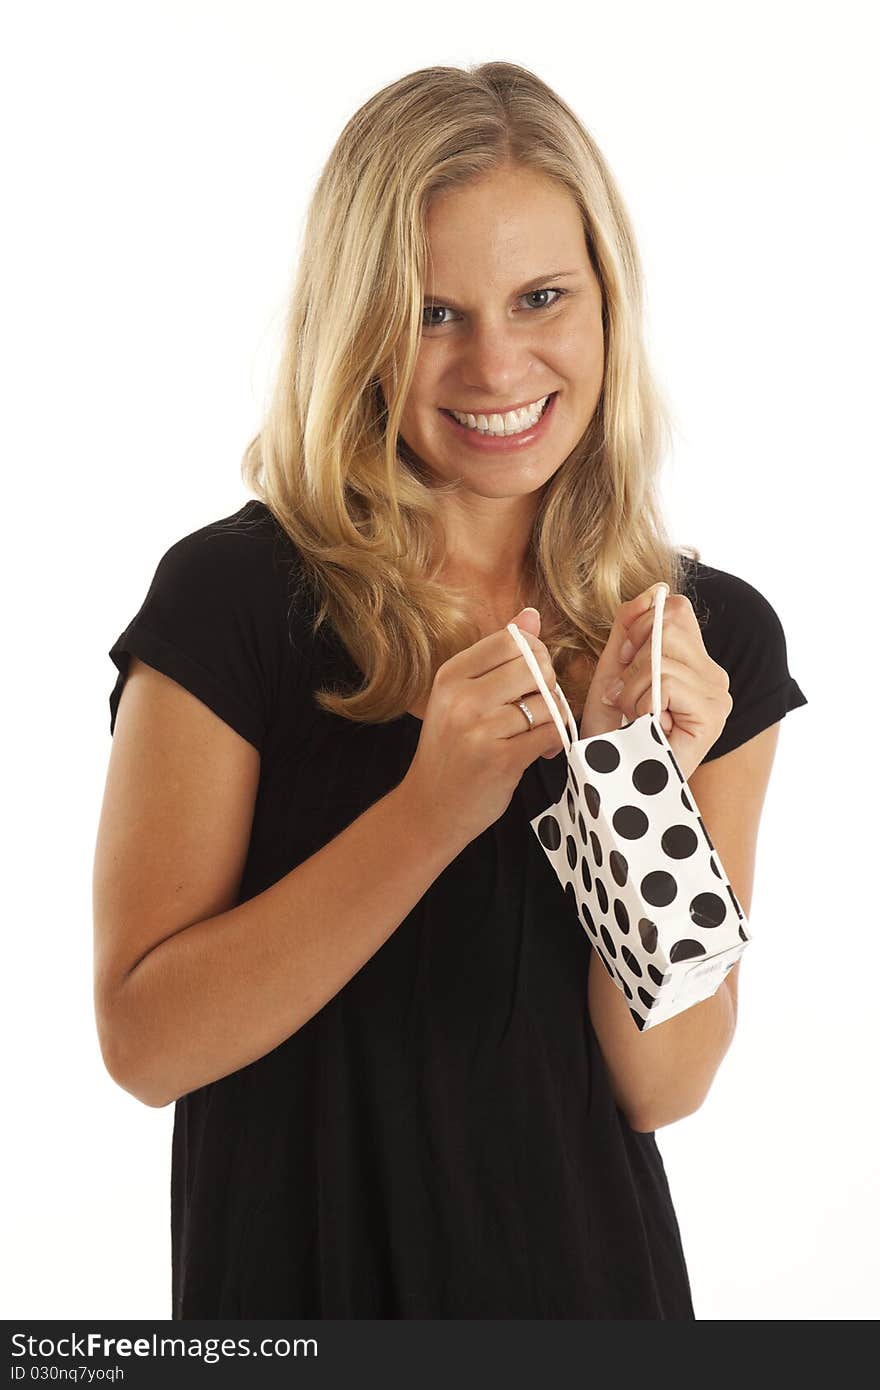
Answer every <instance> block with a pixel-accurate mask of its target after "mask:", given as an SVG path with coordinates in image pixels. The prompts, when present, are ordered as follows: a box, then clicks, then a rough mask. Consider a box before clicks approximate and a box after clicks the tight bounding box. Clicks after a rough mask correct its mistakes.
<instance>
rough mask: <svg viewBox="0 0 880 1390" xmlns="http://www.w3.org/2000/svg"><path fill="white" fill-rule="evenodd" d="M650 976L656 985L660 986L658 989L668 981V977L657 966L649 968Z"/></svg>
mask: <svg viewBox="0 0 880 1390" xmlns="http://www.w3.org/2000/svg"><path fill="white" fill-rule="evenodd" d="M648 974H649V975H650V976H651V979H652V980H653V981H654V984H655V985H657V986H658V988H659V986H660V985H662V983H663V981H664V980H665V979H666V976H665V975H664V974H663V972H662V970H658V969H657V967H656V965H649V966H648Z"/></svg>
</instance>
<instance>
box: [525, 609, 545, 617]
mask: <svg viewBox="0 0 880 1390" xmlns="http://www.w3.org/2000/svg"><path fill="white" fill-rule="evenodd" d="M523 612H524V613H535V614H537V616H538V617H539V618H540V616H541V615H540V613H538V610H537V608H524V609H523Z"/></svg>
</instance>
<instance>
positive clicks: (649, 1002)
mask: <svg viewBox="0 0 880 1390" xmlns="http://www.w3.org/2000/svg"><path fill="white" fill-rule="evenodd" d="M639 998H640V999H641V1001H642V1003H643V1004H644V1006H645V1008H646V1009H650V1008H653V1006H654V996H653V994H649V993H648V991H647V990H646V989H645V988H644V986H643V985H639Z"/></svg>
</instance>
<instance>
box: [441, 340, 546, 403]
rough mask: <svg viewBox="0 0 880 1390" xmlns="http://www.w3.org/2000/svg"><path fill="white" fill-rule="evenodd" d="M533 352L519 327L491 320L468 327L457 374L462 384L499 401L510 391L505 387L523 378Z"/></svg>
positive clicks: (526, 372)
mask: <svg viewBox="0 0 880 1390" xmlns="http://www.w3.org/2000/svg"><path fill="white" fill-rule="evenodd" d="M533 356H534V354H533V351H532V348H531V346H530V344H529V343H528V342H527V341H526V335H525V334H524V333H523V331H522V329H521V328H518V326H517V325H516V324H512V323H506V322H500V323H499V322H498V321H493V322H492V323H491V324H487V325H484V326H477V327H474V328H472V329H471V331H470V333H469V334H468V335H467V337H466V340H465V341H464V342H463V344H462V349H461V361H460V364H459V366H460V371H461V377H462V380H463V382H464V383H465V384H467V385H469V386H472V387H475V388H477V389H479V390H480V391H482V392H483V393H484V394H486V395H489V396H491V397H492V398H495V397H498V399H499V403H503V402H504V401H505V400H506V399H507V398H508V396H509V395H510V392H509V390H508V389H507V388H508V387H511V386H514V387H515V386H516V385H517V384H518V383H522V382H524V381H525V379H526V376H527V375H528V370H529V366H530V364H531V362H532V359H533ZM517 399H518V397H517Z"/></svg>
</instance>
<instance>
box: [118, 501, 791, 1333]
mask: <svg viewBox="0 0 880 1390" xmlns="http://www.w3.org/2000/svg"><path fill="white" fill-rule="evenodd" d="M689 566H690V571H689V572H690V584H691V591H690V593H691V597H692V601H694V606H695V611H696V612H697V615H698V617H699V618H700V621H701V627H702V630H703V640H704V643H705V645H706V649H707V651H708V652H709V654H710V656H712V657H713V658H714V659H715V660H716V661H718V662H719V663H720V664H721V665H722V666H723V667H724V668H725V670H726V671H727V672H728V675H729V677H730V689H731V694H732V696H733V702H734V703H733V710H732V713H731V715H730V716H729V718H728V720H727V723H726V725H725V728H724V731H723V733H722V735H721V737H720V738H719V739H718V741H717V742H716V744H715V745H714V746H713V747H712V749H711V750H710V752H709V754H708V758H716V757H720V756H722V755H723V754H724V753H727V752H730V751H731V750H732V749H734V748H736V747H737V746H738V745H740V744H741V743H744V742H745V741H746V740H747V739H749V738H752V737H753V736H754V735H755V734H757V733H759V732H760V731H761V730H762V729H764V728H766V727H768V726H769V725H770V724H773V723H775V722H776V721H777V720H779V719H781V718H782V717H783V716H784V715H785V714H786V713H787V712H788V711H789V710H792V709H796V708H797V707H798V706H800V705H804V704H806V697H805V696H804V695H803V693H802V692H801V690H800V688H799V686H798V685H797V683H796V681H795V680H794V679H793V678H792V676H791V675H790V674H789V671H788V665H787V654H786V642H785V636H784V632H783V628H782V625H781V623H780V621H779V618H778V617H777V615H776V613H775V611H774V609H773V608H772V607H771V605H770V603H769V602H768V601H767V599H766V598H764V597H763V595H762V594H760V593H759V592H758V590H757V589H755V588H753V587H752V586H751V585H750V584H748V583H747V582H746V581H745V580H743V579H740V578H737V577H736V576H735V575H732V574H728V573H726V572H724V571H723V570H717V569H712V568H710V567H709V566H707V565H704V564H702V563H701V562H695V561H691V562H689ZM302 579H303V576H302V573H301V570H300V568H299V565H298V563H297V554H296V551H295V549H294V548H293V546H292V544H291V542H290V540H289V538H288V537H287V536H286V534H285V532H284V531H283V530H282V528H280V527H279V526H278V524H277V522H276V521H275V519H274V517H273V516H272V514H271V512H270V511H269V510H268V508H266V507H265V506H264V505H263V504H262V503H261V502H258V501H251V502H248V503H247V504H246V505H245V506H243V507H242V508H241V509H240V511H238V512H236V513H235V514H234V515H233V516H231V517H226V518H223V519H222V521H217V522H213V523H211V524H210V525H208V526H205V527H203V528H201V529H200V530H198V531H196V532H194V533H193V534H191V535H189V536H186V537H184V538H183V539H181V540H179V541H178V542H176V544H174V545H172V546H171V548H170V549H169V550H168V551H167V552H166V554H165V555H164V556H163V557H162V558H161V560H160V562H159V564H158V567H157V569H156V572H155V575H154V578H153V580H152V583H151V584H150V587H149V590H148V592H147V595H146V598H145V599H144V602H143V604H142V606H141V608H140V609H139V611H138V612H137V614H136V615H135V616H134V618H133V619H132V620H131V622H130V623H129V624H128V626H127V627H126V629H125V631H124V632H123V633H122V634H121V635H120V636H119V638H118V639H117V640H116V642H115V643H114V644H113V646H112V648H111V649H110V657H111V658H112V660H113V662H114V664H115V666H116V668H117V670H118V676H117V679H116V682H115V685H114V687H113V689H112V692H111V695H110V714H111V720H110V729H111V733H112V731H113V729H114V727H115V721H116V714H117V709H118V705H119V698H120V695H121V693H122V689H123V685H124V682H125V678H126V673H127V669H128V659H129V656H130V655H131V654H134V655H136V656H138V657H139V658H140V659H141V660H142V661H145V662H146V663H147V664H148V665H150V666H153V667H155V668H156V669H157V670H159V671H161V672H163V673H164V674H165V675H167V676H169V677H170V678H171V679H172V680H174V681H176V682H178V683H179V684H180V685H182V686H184V687H185V688H186V689H187V690H189V691H190V692H192V693H193V694H194V695H195V696H197V697H198V698H199V699H200V700H202V701H203V702H204V703H205V704H206V705H208V706H209V707H210V708H211V709H212V710H213V711H214V712H215V713H216V714H217V715H218V716H219V717H220V718H221V719H223V720H224V721H226V723H228V724H229V725H230V726H231V727H232V728H233V729H235V730H236V731H237V732H238V733H239V734H240V735H241V736H242V737H243V738H245V739H247V740H248V741H249V742H250V743H252V744H253V746H254V747H255V748H257V749H258V750H259V752H260V755H261V767H260V780H259V788H258V793H257V805H256V808H255V815H254V821H253V826H252V831H251V840H250V845H249V849H248V855H247V862H246V865H245V869H244V873H243V877H242V882H241V885H240V889H239V894H238V901H239V902H244V901H246V900H248V899H249V898H251V897H253V896H255V895H256V894H258V893H261V892H263V891H264V890H265V889H266V888H268V887H270V886H271V885H272V884H273V883H275V882H277V881H278V879H279V878H281V877H283V876H284V875H285V874H287V873H289V872H290V871H291V870H293V869H294V868H295V867H296V866H297V865H298V864H300V863H301V862H302V861H303V860H304V859H306V858H308V857H309V856H310V855H312V854H314V853H316V851H317V850H318V849H320V848H321V846H322V845H324V844H326V843H327V842H328V841H329V840H331V839H332V838H334V837H335V836H336V835H338V834H339V833H340V832H341V831H342V830H344V829H345V827H346V826H347V825H349V824H350V823H351V822H352V821H353V820H354V819H356V818H357V816H359V815H360V814H362V812H363V811H365V810H366V809H367V808H368V807H369V806H371V805H372V804H373V803H374V802H375V801H376V800H378V799H379V798H380V797H382V796H384V795H385V794H386V793H387V792H389V791H391V790H392V789H393V788H394V787H395V786H397V784H398V783H399V782H400V781H401V779H402V778H403V776H404V775H405V773H406V771H407V768H408V767H409V764H410V762H411V760H412V757H413V755H414V753H415V750H416V746H417V744H418V739H419V735H420V731H421V724H420V722H419V721H418V720H417V719H416V718H415V717H414V716H412V715H409V714H405V715H403V716H401V717H400V718H399V719H396V720H393V721H390V722H388V723H386V724H381V725H378V724H377V725H355V724H353V723H351V722H350V721H348V720H343V719H339V718H337V717H336V716H332V715H329V714H327V713H325V712H323V711H322V710H320V709H319V708H318V707H317V706H316V705H315V704H314V702H313V700H312V698H311V696H312V692H313V691H314V690H315V689H317V688H319V687H321V686H326V685H327V684H329V683H330V682H332V681H338V682H340V684H341V685H343V686H345V687H349V686H350V687H354V686H356V685H357V684H358V683H359V680H360V677H359V674H358V672H357V670H356V668H355V667H354V665H353V663H352V662H351V659H350V657H349V656H348V654H347V652H346V651H345V648H344V647H343V646H342V643H341V641H339V639H338V638H336V637H335V635H334V634H333V633H332V632H331V633H330V634H329V635H328V633H327V631H326V630H324V631H322V633H321V634H320V635H319V636H318V637H317V638H316V637H313V636H312V633H311V626H310V619H311V616H312V613H313V607H312V601H311V599H310V597H309V594H308V590H307V588H306V586H305V585H304V584H303V582H302ZM564 778H565V768H564V758H563V756H562V754H561V753H560V755H559V757H558V758H557V759H554V760H545V759H540V758H539V759H537V760H536V762H535V763H533V764H532V765H531V766H530V767H529V768H528V769H527V770H526V773H525V774H524V776H523V778H522V781H521V782H520V784H519V786H518V788H517V790H516V792H515V793H514V796H513V798H512V800H511V803H510V805H509V807H508V808H507V811H506V812H505V813H504V814H503V815H502V816H501V817H500V818H499V819H498V820H497V821H496V822H495V824H493V825H491V826H490V827H488V829H487V830H485V831H484V832H483V833H482V834H481V835H479V836H478V837H477V838H476V839H474V840H473V841H472V842H471V843H470V844H469V845H467V846H466V848H465V849H464V850H463V851H462V852H461V854H459V855H458V856H457V858H456V859H455V860H453V861H452V863H450V864H449V865H448V866H447V868H446V869H445V870H444V871H443V872H442V873H441V874H440V875H439V877H438V878H437V879H436V880H435V881H434V883H433V884H432V885H431V887H430V888H429V890H428V891H427V892H426V893H425V894H424V896H423V897H422V898H421V899H420V901H419V902H418V903H417V904H416V906H415V908H414V909H413V910H412V912H411V913H410V914H409V915H408V916H407V917H406V918H405V919H404V921H403V922H401V924H400V925H399V926H398V927H397V929H396V930H395V931H394V932H393V933H392V935H391V936H390V937H389V938H388V940H387V941H386V942H385V943H384V944H383V945H382V946H381V947H380V949H379V950H378V951H377V952H376V953H375V954H374V955H373V956H372V957H371V958H370V959H369V960H368V961H367V962H366V964H365V965H364V966H363V967H362V968H361V970H359V971H358V972H357V974H356V975H354V976H353V977H352V979H351V980H350V981H349V982H348V983H347V984H346V985H345V986H344V988H343V989H341V990H340V991H339V992H338V994H336V995H335V996H334V998H332V999H331V1000H329V1001H328V1002H327V1004H326V1005H325V1006H324V1007H323V1008H322V1009H320V1010H319V1012H318V1013H317V1014H315V1015H314V1016H313V1017H312V1018H311V1019H309V1020H308V1022H307V1023H306V1024H304V1025H303V1026H302V1027H301V1028H300V1029H299V1030H298V1031H297V1032H296V1033H295V1034H293V1035H292V1036H291V1037H289V1038H287V1039H286V1040H285V1041H284V1042H283V1043H282V1044H281V1045H280V1046H278V1047H276V1048H275V1049H273V1051H271V1052H270V1053H268V1054H267V1055H265V1056H264V1057H261V1058H259V1059H258V1060H257V1061H255V1062H253V1063H251V1064H250V1065H249V1066H246V1067H244V1068H242V1069H241V1070H239V1071H236V1072H234V1073H232V1074H231V1075H229V1076H225V1077H222V1078H220V1079H219V1080H217V1081H214V1082H212V1083H210V1084H209V1085H207V1086H204V1087H202V1088H200V1089H199V1090H196V1091H193V1092H191V1093H189V1094H188V1095H185V1096H183V1097H181V1098H180V1099H179V1100H178V1101H177V1102H176V1105H175V1114H174V1134H173V1141H172V1157H171V1237H172V1239H171V1246H172V1316H173V1317H175V1318H227V1317H228V1318H267V1317H279V1318H282V1317H283V1318H297V1317H299V1318H457V1317H465V1318H468V1317H475V1318H638V1319H645V1318H649V1319H659V1318H662V1319H666V1318H685V1319H691V1318H693V1317H694V1310H693V1304H692V1299H691V1290H690V1286H689V1280H688V1273H687V1267H686V1262H685V1257H684V1253H683V1250H682V1244H681V1238H680V1232H679V1227H678V1222H677V1220H676V1216H675V1211H674V1207H673V1203H672V1198H671V1195H670V1191H669V1185H668V1182H667V1178H666V1174H665V1171H664V1167H663V1162H662V1159H661V1156H660V1152H659V1150H658V1147H657V1143H656V1140H655V1136H654V1135H653V1134H646V1133H641V1132H638V1131H635V1130H633V1129H631V1128H630V1126H629V1124H628V1123H627V1121H626V1119H625V1117H624V1116H623V1114H622V1113H621V1112H620V1110H619V1109H618V1107H617V1106H616V1104H615V1102H614V1099H613V1096H612V1093H611V1089H610V1084H609V1078H608V1074H607V1070H606V1067H605V1064H604V1061H603V1058H602V1054H601V1052H600V1050H599V1047H598V1044H597V1041H596V1038H595V1035H594V1033H593V1030H592V1027H591V1023H590V1017H589V1010H588V1006H587V971H588V965H589V959H590V950H591V945H590V941H589V938H588V937H587V935H586V933H585V932H584V930H583V928H582V926H581V925H580V923H579V921H578V920H577V919H576V917H575V916H573V914H572V913H571V911H570V908H569V905H568V903H567V900H566V899H565V896H564V894H563V892H562V889H561V887H560V885H559V882H558V880H557V879H556V877H555V874H554V873H553V870H552V867H551V866H550V864H549V863H548V861H547V858H546V856H545V855H544V853H543V851H542V849H541V847H540V846H539V845H538V843H537V841H536V838H535V836H534V834H533V832H532V830H531V828H530V825H529V822H530V820H531V819H532V817H534V816H536V815H537V814H538V813H539V812H540V811H541V810H543V809H544V808H545V807H546V806H547V805H549V804H550V802H551V801H555V800H556V799H557V797H558V796H559V795H560V793H561V790H562V785H563V782H564Z"/></svg>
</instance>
